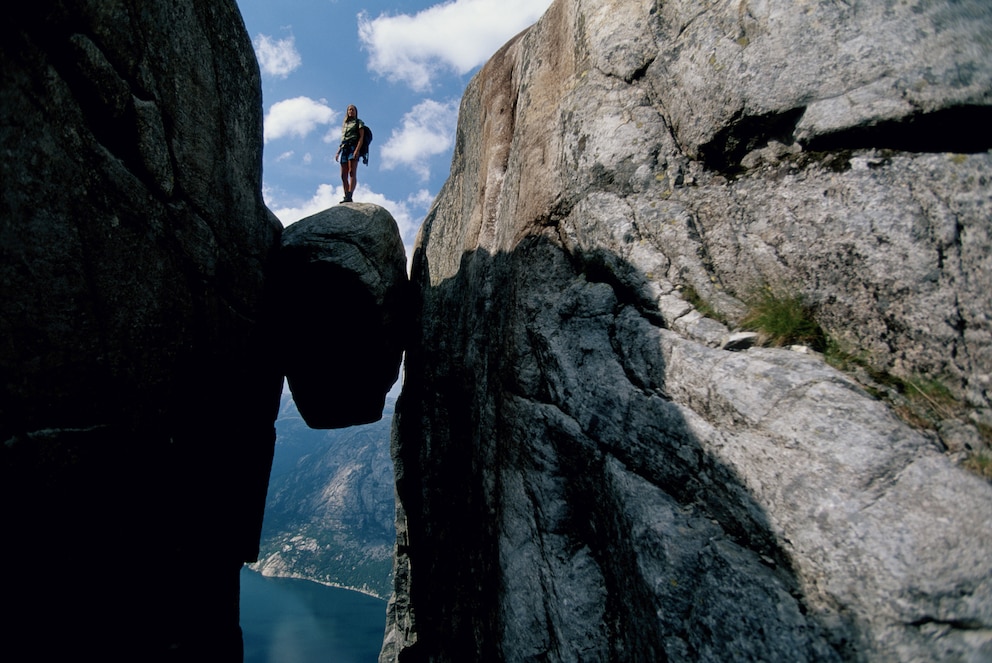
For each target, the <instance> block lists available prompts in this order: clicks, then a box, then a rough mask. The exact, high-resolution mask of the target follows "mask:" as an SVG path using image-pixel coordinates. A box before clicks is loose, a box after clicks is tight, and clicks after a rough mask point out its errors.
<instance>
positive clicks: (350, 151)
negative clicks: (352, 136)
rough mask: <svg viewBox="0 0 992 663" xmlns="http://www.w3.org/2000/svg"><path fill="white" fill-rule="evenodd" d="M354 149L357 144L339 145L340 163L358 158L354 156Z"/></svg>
mask: <svg viewBox="0 0 992 663" xmlns="http://www.w3.org/2000/svg"><path fill="white" fill-rule="evenodd" d="M356 147H358V143H343V144H342V145H341V157H340V160H341V163H348V162H349V161H351V160H352V159H356V158H357V157H358V155H357V154H355V148H356Z"/></svg>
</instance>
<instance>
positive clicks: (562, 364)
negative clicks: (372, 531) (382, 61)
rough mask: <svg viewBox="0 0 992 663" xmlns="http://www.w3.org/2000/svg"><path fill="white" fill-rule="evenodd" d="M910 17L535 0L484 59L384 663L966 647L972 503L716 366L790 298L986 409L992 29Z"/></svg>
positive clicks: (733, 366) (417, 259)
mask: <svg viewBox="0 0 992 663" xmlns="http://www.w3.org/2000/svg"><path fill="white" fill-rule="evenodd" d="M917 5H919V6H917ZM917 5H912V6H911V5H910V4H903V5H900V4H898V3H844V2H833V1H831V0H812V1H810V2H804V3H791V4H790V3H769V2H733V3H699V2H696V1H695V0H673V1H669V2H663V3H659V2H654V1H653V0H630V1H624V2H620V1H618V0H558V1H556V2H554V3H552V4H551V6H550V7H549V9H548V11H547V12H546V13H545V15H544V16H543V17H542V19H541V20H540V21H538V23H537V24H536V25H535V26H533V27H532V28H530V29H529V30H527V31H525V32H524V33H522V34H521V35H519V36H518V37H516V38H515V39H513V40H512V41H511V42H509V43H508V44H507V45H506V46H505V47H504V48H503V49H501V50H500V51H499V52H498V53H496V54H495V55H494V56H493V57H492V58H491V59H490V61H489V62H488V63H487V64H486V65H485V66H484V67H483V68H482V69H481V70H480V72H479V74H478V75H477V76H476V77H475V78H474V79H473V80H472V81H471V83H470V84H469V86H468V87H467V89H466V92H465V95H464V96H463V99H462V103H461V107H460V109H459V127H458V132H457V141H456V146H455V152H454V156H453V159H452V171H451V177H450V178H449V180H448V182H447V183H446V184H445V186H444V187H443V189H442V191H441V192H440V194H439V196H438V198H437V200H436V201H435V203H434V206H433V208H432V210H431V213H430V214H429V215H428V217H427V219H426V220H425V223H424V226H423V228H422V229H421V232H420V236H419V239H418V245H417V247H416V250H415V254H414V259H413V263H412V267H411V281H412V283H413V284H414V287H415V288H417V289H418V291H419V294H418V302H419V309H418V311H417V316H416V320H417V323H416V324H415V325H414V326H413V331H412V332H411V341H410V343H409V344H408V346H407V354H406V360H405V371H406V373H405V381H404V387H403V394H402V397H401V399H400V401H399V404H398V406H397V410H396V418H395V421H394V429H393V430H394V434H395V438H394V462H395V467H396V477H397V496H398V505H397V523H398V537H397V558H396V566H395V574H394V577H395V578H396V592H395V596H394V599H393V601H392V602H391V604H390V608H389V613H388V614H389V624H390V627H389V629H388V632H387V639H386V642H385V645H384V648H383V651H382V654H381V657H380V661H383V662H386V661H405V660H415V661H441V660H473V661H499V660H511V661H545V662H551V661H562V662H566V661H697V662H698V661H711V662H714V663H727V662H729V661H741V662H750V661H931V660H941V661H944V660H961V661H967V660H986V659H988V658H989V652H990V651H992V580H990V579H992V557H990V556H989V554H988V551H989V549H990V548H992V486H990V485H989V483H988V482H986V481H984V480H983V479H982V478H980V477H978V476H976V475H974V474H971V473H969V472H967V471H965V470H964V469H962V468H960V467H959V466H957V465H956V463H955V460H956V459H955V458H953V457H949V456H948V455H945V454H944V453H943V448H942V447H941V445H940V444H939V442H938V441H937V440H936V436H935V435H934V434H932V433H925V432H921V431H920V430H917V429H915V428H914V427H912V426H910V425H908V424H907V423H906V422H905V421H903V420H901V419H900V418H899V417H897V416H895V414H894V413H893V412H892V411H891V410H890V409H888V408H887V407H886V406H885V405H883V404H882V403H881V402H880V401H878V400H877V399H875V398H873V397H872V396H871V395H870V394H869V393H867V392H866V391H865V390H863V389H862V388H860V387H859V385H858V384H857V383H855V382H854V380H853V379H851V378H850V377H849V376H847V375H845V374H842V373H840V372H838V371H836V370H834V369H833V368H832V367H831V366H829V365H828V364H827V363H826V362H824V361H823V360H822V358H821V357H819V356H818V355H816V354H814V353H810V354H801V353H798V352H791V351H788V350H784V349H778V348H764V347H753V346H752V347H738V348H736V349H735V351H730V349H729V348H728V349H721V348H720V346H721V345H723V344H724V342H725V340H726V339H727V338H728V336H729V333H730V332H732V331H733V325H735V324H736V322H735V321H740V320H741V319H742V318H743V314H744V313H745V312H746V309H747V306H746V304H745V299H746V297H747V294H748V291H749V289H752V288H757V287H763V286H768V285H772V286H776V287H785V288H787V290H788V292H793V293H800V294H802V295H804V296H806V297H807V298H808V299H809V300H810V301H812V302H813V303H815V304H816V305H817V307H818V308H817V315H818V318H817V320H818V322H819V323H820V324H821V325H822V326H823V327H824V329H825V331H826V332H827V333H828V334H829V335H830V336H831V338H833V339H839V340H843V341H845V342H849V343H851V344H853V345H855V346H856V347H858V348H859V349H862V350H864V353H865V355H870V357H871V360H872V361H873V362H874V363H875V364H876V365H878V366H880V367H882V368H885V369H889V370H892V371H900V372H901V374H912V373H914V372H921V373H925V374H928V375H935V376H939V377H940V378H941V379H943V380H945V381H946V382H947V383H948V384H950V385H951V386H952V388H953V389H954V390H955V393H956V394H958V396H959V398H962V399H965V400H967V401H968V403H970V404H971V405H972V406H973V407H974V408H975V412H976V414H977V415H979V416H980V417H982V416H984V417H988V415H989V409H988V408H989V404H990V400H989V393H988V387H987V386H988V385H989V375H990V374H992V342H990V339H992V334H990V318H989V316H988V311H989V310H990V300H989V294H988V293H989V292H992V269H990V263H989V258H988V256H989V255H990V243H989V233H988V227H989V222H988V218H989V216H988V210H989V209H990V208H992V197H990V196H992V194H990V189H989V187H988V182H989V179H990V177H992V155H990V153H989V152H988V151H987V150H988V147H989V145H988V142H987V139H984V138H979V136H983V135H985V134H987V131H984V129H985V127H986V125H987V122H986V120H987V118H988V116H989V112H988V108H989V100H990V99H992V57H990V55H992V51H990V49H992V38H990V37H992V20H990V19H992V8H990V7H989V5H988V3H987V2H981V1H979V0H971V1H964V2H957V3H923V4H920V3H917ZM911 35H915V36H916V37H911ZM916 38H919V39H920V40H922V41H921V42H916V41H914V39H916ZM954 109H958V110H957V111H955V110H954ZM951 120H953V121H954V123H955V125H956V126H954V127H953V129H950V128H949V127H948V126H947V123H948V122H950V121H951ZM965 123H968V124H965ZM938 128H939V129H940V131H937V132H934V133H933V134H932V135H930V136H928V137H927V139H926V140H921V139H919V138H915V137H914V136H913V134H914V133H916V132H917V131H919V130H921V129H926V130H933V129H938ZM962 136H972V137H973V138H974V140H972V141H969V142H968V143H969V144H968V146H967V149H965V148H963V147H962V145H963V143H964V141H962V140H961V137H962ZM821 150H822V151H821ZM957 150H963V152H961V153H956V154H950V153H949V152H951V151H957ZM687 286H691V287H692V289H693V290H695V292H696V294H697V295H698V299H694V300H693V301H699V300H701V301H702V302H704V303H705V304H707V305H708V307H706V308H707V310H713V311H716V312H717V313H718V314H719V317H720V320H717V319H715V318H716V317H717V316H716V315H704V314H703V313H702V312H701V310H702V309H703V308H704V307H702V306H699V310H697V308H696V306H694V305H693V304H691V303H690V302H689V301H688V298H687V297H685V298H684V297H683V296H681V295H680V289H681V292H685V291H686V290H687Z"/></svg>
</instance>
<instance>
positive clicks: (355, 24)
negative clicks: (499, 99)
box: [237, 0, 551, 259]
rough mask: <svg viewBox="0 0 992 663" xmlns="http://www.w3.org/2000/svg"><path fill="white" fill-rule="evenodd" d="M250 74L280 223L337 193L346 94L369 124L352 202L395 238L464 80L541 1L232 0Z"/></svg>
mask: <svg viewBox="0 0 992 663" xmlns="http://www.w3.org/2000/svg"><path fill="white" fill-rule="evenodd" d="M237 4H238V7H239V8H240V10H241V14H242V16H243V17H244V21H245V27H246V28H247V30H248V34H249V36H250V37H251V39H252V44H253V45H254V47H255V53H256V56H257V57H258V61H259V69H260V70H261V74H262V105H263V112H264V114H265V148H264V153H263V176H262V187H263V195H264V197H265V202H266V204H267V205H268V207H269V209H271V210H272V211H273V212H274V213H275V215H276V216H277V217H279V220H280V221H282V223H283V225H289V224H291V223H293V222H295V221H298V220H300V219H302V218H305V217H307V216H310V215H311V214H314V213H316V212H319V211H321V210H324V209H327V208H328V207H331V206H333V205H335V204H337V203H338V201H340V200H341V198H342V196H343V189H342V186H341V175H340V166H339V165H338V164H337V163H336V162H335V161H334V153H335V151H336V150H337V146H338V143H339V142H340V138H341V121H342V120H343V118H344V110H345V108H347V106H348V105H349V104H355V105H356V106H357V107H358V114H359V117H361V118H362V120H364V121H365V122H366V123H367V124H368V125H369V127H370V128H371V129H372V130H373V131H374V134H375V137H374V140H373V141H372V144H371V153H370V156H369V164H368V165H367V166H366V165H364V164H359V166H358V188H357V189H356V191H355V201H356V202H368V203H375V204H377V205H381V206H383V207H385V208H386V209H388V210H389V211H390V213H392V215H393V217H394V218H395V219H396V222H397V224H398V225H399V227H400V233H401V235H402V236H403V242H404V244H405V245H406V247H407V257H408V259H409V257H410V256H411V255H412V246H413V242H414V240H415V238H416V234H417V229H418V228H419V227H420V224H421V223H422V222H423V219H424V217H425V216H426V214H427V211H428V209H429V208H430V204H431V202H432V201H433V199H434V197H435V196H436V195H437V193H438V191H439V190H440V188H441V185H442V184H443V183H444V181H445V179H447V177H448V171H449V168H450V166H451V151H452V147H453V145H454V135H455V128H456V125H457V119H458V104H459V101H460V100H461V96H462V92H463V91H464V89H465V85H466V84H467V83H468V81H469V80H470V79H471V77H472V75H473V74H475V73H476V72H477V71H478V69H479V67H480V66H481V65H482V64H484V63H485V61H486V60H488V59H489V57H490V56H491V55H492V54H493V53H494V52H496V50H498V49H499V48H500V47H501V46H502V45H503V44H505V43H506V42H507V41H508V40H509V39H510V38H511V37H513V36H514V35H515V34H517V33H518V32H520V31H521V30H523V29H524V28H526V27H527V26H529V25H531V24H533V23H534V22H535V21H536V20H537V19H538V18H539V17H540V16H541V14H543V13H544V11H545V10H546V9H547V7H548V6H549V5H550V4H551V0H450V1H448V2H437V1H436V0H378V1H375V0H372V1H367V2H356V1H353V0H237Z"/></svg>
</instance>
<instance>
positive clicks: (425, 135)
mask: <svg viewBox="0 0 992 663" xmlns="http://www.w3.org/2000/svg"><path fill="white" fill-rule="evenodd" d="M457 124H458V104H457V102H455V101H449V102H447V103H443V104H442V103H440V102H437V101H434V100H433V99H426V100H424V101H423V102H421V103H419V104H417V105H416V106H414V107H413V110H411V111H410V112H409V113H407V114H406V115H404V116H403V124H402V127H401V128H400V129H398V130H396V129H394V130H393V132H392V134H391V135H390V136H389V140H388V141H386V143H385V144H384V145H383V146H382V150H381V152H380V154H381V156H382V161H383V163H382V167H383V168H384V169H386V170H392V169H393V168H396V167H398V166H406V167H408V168H410V169H412V170H413V171H414V172H416V173H417V174H418V175H420V177H421V179H423V180H427V179H428V178H429V177H430V167H429V165H428V161H427V160H428V157H432V156H436V155H438V154H444V153H445V152H447V151H449V150H450V149H451V147H452V145H454V142H455V128H456V126H457Z"/></svg>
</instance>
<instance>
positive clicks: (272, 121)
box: [265, 97, 338, 143]
mask: <svg viewBox="0 0 992 663" xmlns="http://www.w3.org/2000/svg"><path fill="white" fill-rule="evenodd" d="M337 115H338V114H337V113H336V112H335V111H333V110H331V108H330V107H329V106H328V105H327V102H326V101H324V100H323V99H321V100H320V101H314V100H313V99H311V98H309V97H296V98H294V99H286V100H285V101H278V102H276V103H274V104H272V107H271V108H270V109H269V112H268V113H267V114H266V115H265V142H266V143H268V142H269V141H270V140H275V139H277V138H283V137H285V136H296V137H298V138H305V137H306V136H307V134H309V133H310V132H311V131H313V130H314V129H316V128H317V127H318V126H319V125H322V124H330V123H331V122H333V121H334V120H335V118H336V117H337Z"/></svg>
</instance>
